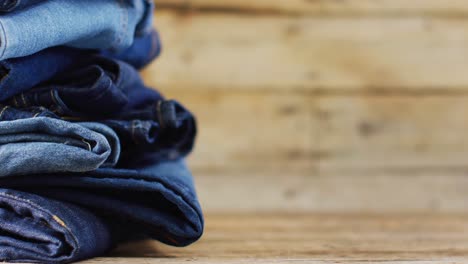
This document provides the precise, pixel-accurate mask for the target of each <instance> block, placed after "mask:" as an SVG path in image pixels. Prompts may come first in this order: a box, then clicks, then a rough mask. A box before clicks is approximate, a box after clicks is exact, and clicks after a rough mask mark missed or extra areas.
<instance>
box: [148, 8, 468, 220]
mask: <svg viewBox="0 0 468 264" xmlns="http://www.w3.org/2000/svg"><path fill="white" fill-rule="evenodd" d="M156 4H157V8H158V11H157V12H156V20H155V25H156V26H157V27H158V29H159V30H160V32H161V35H162V40H163V44H164V48H163V53H162V56H161V57H160V58H159V59H158V60H157V61H156V62H155V63H153V64H152V65H151V66H149V67H148V68H147V69H145V71H144V73H143V74H144V77H145V80H146V82H147V83H148V84H150V85H152V86H154V87H158V88H159V89H161V90H162V91H163V92H164V93H165V94H166V95H167V96H168V97H171V98H176V99H178V100H179V101H181V102H182V103H184V104H185V105H186V106H187V107H188V108H190V109H191V110H192V111H193V112H194V113H195V114H196V115H197V117H198V119H199V126H200V133H199V138H198V144H197V147H196V151H195V153H194V155H193V156H192V158H191V159H190V164H191V166H192V168H193V170H194V174H195V177H196V183H197V187H198V191H199V196H200V199H201V202H202V205H203V207H204V209H205V211H206V212H208V213H213V212H215V213H219V212H247V213H248V212H306V213H307V212H326V213H330V212H331V213H334V212H340V213H342V212H377V213H386V212H431V213H434V212H435V213H437V212H444V213H460V212H468V202H467V201H468V177H467V176H468V135H467V129H468V115H467V113H468V19H467V18H468V2H467V1H464V0H453V1H438V0H412V1H406V0H379V1H377V0H341V1H329V0H229V1H219V0H157V1H156Z"/></svg>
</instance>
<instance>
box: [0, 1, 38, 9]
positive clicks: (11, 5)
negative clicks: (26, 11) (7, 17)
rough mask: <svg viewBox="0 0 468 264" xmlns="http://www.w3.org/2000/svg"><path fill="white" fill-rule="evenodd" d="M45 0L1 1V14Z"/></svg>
mask: <svg viewBox="0 0 468 264" xmlns="http://www.w3.org/2000/svg"><path fill="white" fill-rule="evenodd" d="M43 1H45V0H0V12H12V11H16V10H20V9H23V8H26V7H28V6H31V5H35V4H37V3H39V2H43Z"/></svg>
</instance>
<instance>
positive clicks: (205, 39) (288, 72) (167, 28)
mask: <svg viewBox="0 0 468 264" xmlns="http://www.w3.org/2000/svg"><path fill="white" fill-rule="evenodd" d="M155 21H156V22H155V25H156V26H157V27H158V28H159V29H160V31H161V34H162V36H163V42H164V45H165V47H167V48H166V49H165V50H164V52H163V54H162V56H161V57H160V58H159V60H157V61H156V62H155V63H153V64H152V65H151V66H150V67H148V68H147V69H146V70H145V71H144V77H145V79H146V80H147V81H148V82H149V83H151V84H156V85H158V86H159V87H167V88H170V89H192V90H203V89H205V90H206V89H209V90H224V91H225V90H233V89H235V90H248V91H281V92H286V91H313V92H317V91H320V92H322V93H340V92H341V93H342V92H345V93H355V92H382V91H385V92H392V93H396V92H440V93H450V92H452V93H453V92H457V93H466V92H467V87H468V74H466V68H467V67H466V60H467V57H468V52H467V49H466V47H467V46H468V21H467V20H464V19H440V18H423V17H408V18H396V19H389V18H381V17H376V18H374V17H371V18H364V17H363V18H359V19H353V18H346V17H334V18H318V17H313V18H307V17H306V18H301V17H300V18H295V17H279V16H266V17H258V16H254V15H252V16H240V15H235V14H232V15H227V14H219V13H188V14H182V15H181V14H177V13H175V12H171V11H161V12H159V13H157V19H156V20H155Z"/></svg>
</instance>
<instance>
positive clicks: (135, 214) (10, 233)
mask: <svg viewBox="0 0 468 264" xmlns="http://www.w3.org/2000/svg"><path fill="white" fill-rule="evenodd" d="M0 186H2V188H9V189H11V190H9V191H8V192H9V193H10V194H9V195H11V196H20V197H21V195H26V194H27V195H31V196H33V195H39V196H40V197H36V196H34V197H36V198H35V199H41V200H42V202H41V203H40V204H41V206H42V207H45V208H43V209H40V208H36V207H34V206H33V205H31V204H29V203H21V204H20V205H17V202H16V200H15V199H12V200H8V199H6V200H1V197H2V196H1V190H0V208H2V209H3V210H7V211H8V210H9V211H16V212H18V211H24V212H26V213H24V216H22V215H20V214H17V215H16V216H14V218H16V219H14V220H15V221H12V220H7V221H5V220H4V219H2V215H1V214H0V234H1V235H0V260H9V261H12V260H17V261H21V260H22V261H37V260H42V261H48V262H69V261H75V260H78V259H83V258H86V257H89V256H98V255H100V254H102V250H101V249H102V248H107V249H109V248H110V247H111V245H114V244H116V243H119V242H122V241H128V240H135V239H144V238H154V239H157V240H159V241H161V242H163V243H166V244H169V245H173V246H186V245H189V244H190V243H193V242H195V241H196V240H198V239H199V237H200V236H201V235H202V233H203V226H204V220H203V215H202V212H201V208H200V205H199V203H198V200H197V196H196V193H195V189H194V185H193V180H192V176H191V174H190V172H189V171H188V169H187V167H186V166H185V163H184V161H182V160H177V161H167V162H159V161H158V160H154V159H149V160H147V162H146V163H139V164H138V165H135V166H129V167H128V168H126V169H117V168H108V169H98V170H96V171H93V172H88V173H65V174H51V175H30V176H21V177H11V178H1V179H0ZM17 193H18V194H17ZM26 200H32V199H30V198H26ZM49 200H50V203H51V204H52V205H53V206H52V208H49V207H50V206H49V202H48V201H49ZM63 203H65V204H67V203H70V204H74V205H77V206H78V207H79V208H80V210H85V212H92V213H93V215H94V217H95V219H92V221H95V223H91V222H89V223H88V221H91V217H90V216H86V217H85V213H83V212H81V211H78V210H73V212H74V214H75V217H67V216H69V215H68V214H69V212H68V210H69V209H68V207H67V206H66V205H64V204H63ZM57 204H58V205H57ZM44 212H48V216H47V217H43V219H45V222H46V223H48V224H46V225H31V226H29V227H28V228H25V229H24V228H19V227H20V225H21V224H22V223H23V222H24V221H32V220H33V219H31V220H29V219H27V218H30V216H31V215H32V216H36V215H38V214H42V215H43V214H44ZM77 214H83V215H77ZM51 215H56V216H58V217H53V216H51ZM23 218H24V219H23ZM34 218H36V217H34ZM76 218H78V219H80V221H79V222H80V223H79V224H81V225H85V226H86V227H87V229H83V228H81V227H79V226H78V225H77V224H76V223H75V221H76ZM57 219H58V220H57ZM2 223H6V224H4V225H6V227H5V226H4V225H2ZM103 223H106V224H103ZM110 223H112V224H113V225H115V226H117V227H118V228H117V230H114V229H113V228H112V226H110ZM50 226H52V227H53V228H54V229H56V232H53V233H50V232H46V231H43V230H35V229H51V227H50ZM63 227H67V232H69V233H68V237H73V236H76V237H78V239H75V244H71V243H69V242H68V247H67V248H65V249H63V248H62V249H61V251H60V252H58V251H55V250H56V249H55V246H56V245H57V244H59V245H61V244H63V243H67V237H66V236H65V237H64V232H65V231H64V228H63ZM92 228H94V229H95V230H94V231H93V230H91V229H92ZM106 230H113V231H112V232H111V233H112V234H113V236H112V237H110V236H109V235H108V234H107V235H106V232H107V231H106ZM2 231H3V232H2ZM119 231H120V233H119ZM122 231H125V233H121V232H122ZM31 232H40V233H41V235H42V237H43V238H42V241H44V243H43V244H44V246H46V249H42V248H39V247H33V249H29V248H31V247H32V243H34V238H31V237H30V235H29V233H31ZM80 238H81V239H80ZM2 240H3V241H9V240H21V241H19V242H15V243H9V244H7V243H2V242H3V241H2ZM85 240H86V242H87V243H90V244H91V245H98V247H97V248H98V249H99V250H97V251H95V250H94V249H91V248H90V247H89V246H88V245H86V244H81V243H84V242H83V241H85ZM109 240H112V241H109ZM50 241H54V242H50ZM56 241H59V242H56ZM6 248H10V250H5V249H6ZM79 248H81V249H82V250H81V252H80V251H79V250H77V249H79ZM14 249H16V250H14ZM86 250H87V251H86ZM85 251H86V252H85ZM64 256H66V257H65V258H64Z"/></svg>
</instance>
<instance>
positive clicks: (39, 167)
mask: <svg viewBox="0 0 468 264" xmlns="http://www.w3.org/2000/svg"><path fill="white" fill-rule="evenodd" d="M13 111H14V112H16V113H17V112H21V111H18V110H14V109H12V108H8V107H4V109H3V110H2V112H0V118H1V119H2V122H0V164H1V170H0V177H6V176H14V175H26V174H31V173H35V174H37V173H53V172H84V171H91V170H95V169H97V168H99V167H112V166H115V165H116V164H117V162H118V159H119V155H120V143H119V139H118V137H117V135H116V134H115V132H114V131H113V130H112V129H110V128H109V127H108V126H106V125H104V124H100V123H70V122H66V121H62V120H59V119H55V118H48V117H36V118H26V119H19V120H14V121H3V120H7V119H8V116H11V115H12V114H13V113H9V112H13ZM24 114H25V115H26V114H27V112H26V113H24ZM13 115H14V116H17V114H13Z"/></svg>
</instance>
